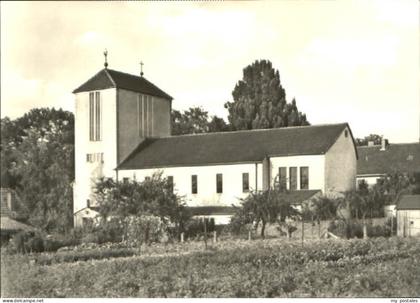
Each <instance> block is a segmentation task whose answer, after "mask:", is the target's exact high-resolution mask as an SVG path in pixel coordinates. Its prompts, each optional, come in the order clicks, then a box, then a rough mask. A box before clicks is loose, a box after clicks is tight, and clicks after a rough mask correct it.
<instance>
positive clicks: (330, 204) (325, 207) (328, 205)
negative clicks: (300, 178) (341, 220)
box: [302, 196, 339, 237]
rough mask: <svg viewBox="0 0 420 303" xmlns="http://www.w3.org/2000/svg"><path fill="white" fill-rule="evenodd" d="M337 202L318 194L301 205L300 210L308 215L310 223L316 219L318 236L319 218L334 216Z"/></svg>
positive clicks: (319, 230)
mask: <svg viewBox="0 0 420 303" xmlns="http://www.w3.org/2000/svg"><path fill="white" fill-rule="evenodd" d="M338 203H339V202H338V201H335V200H333V199H330V198H328V197H326V196H320V197H317V198H315V199H313V200H311V201H309V202H308V203H306V204H304V205H303V207H302V212H303V215H304V217H309V218H310V219H311V221H312V223H313V222H314V221H316V222H317V224H318V237H321V220H328V219H332V218H334V217H335V215H336V212H337V207H338ZM313 225H314V223H313Z"/></svg>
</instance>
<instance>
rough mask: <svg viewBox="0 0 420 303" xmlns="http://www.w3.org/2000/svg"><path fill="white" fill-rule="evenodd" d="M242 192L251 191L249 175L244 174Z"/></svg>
mask: <svg viewBox="0 0 420 303" xmlns="http://www.w3.org/2000/svg"><path fill="white" fill-rule="evenodd" d="M242 191H243V192H244V193H246V192H248V191H249V173H242Z"/></svg>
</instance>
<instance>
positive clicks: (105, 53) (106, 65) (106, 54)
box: [104, 49, 108, 68]
mask: <svg viewBox="0 0 420 303" xmlns="http://www.w3.org/2000/svg"><path fill="white" fill-rule="evenodd" d="M104 56H105V63H104V66H105V68H107V67H108V61H107V56H108V51H107V50H106V49H105V50H104Z"/></svg>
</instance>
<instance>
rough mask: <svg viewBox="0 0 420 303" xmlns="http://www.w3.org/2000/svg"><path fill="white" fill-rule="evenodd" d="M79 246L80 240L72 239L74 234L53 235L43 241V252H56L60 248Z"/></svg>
mask: <svg viewBox="0 0 420 303" xmlns="http://www.w3.org/2000/svg"><path fill="white" fill-rule="evenodd" d="M78 244H80V240H79V239H77V238H76V237H74V234H71V233H69V234H65V235H62V234H54V235H51V236H47V237H46V238H45V239H44V249H45V251H57V250H58V249H60V248H62V247H67V246H75V245H78Z"/></svg>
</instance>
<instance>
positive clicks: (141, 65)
mask: <svg viewBox="0 0 420 303" xmlns="http://www.w3.org/2000/svg"><path fill="white" fill-rule="evenodd" d="M143 65H144V63H143V61H140V77H143V75H144V73H143Z"/></svg>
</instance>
